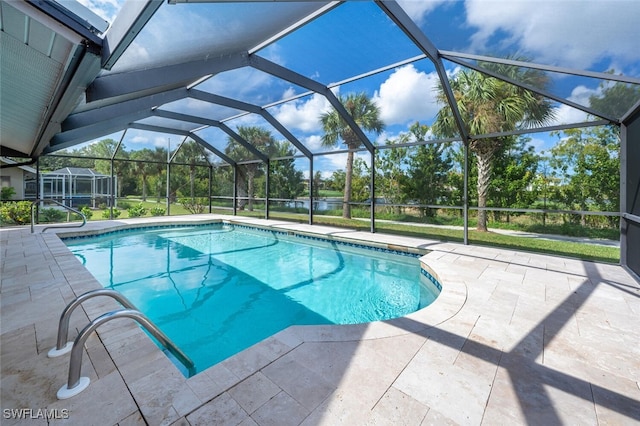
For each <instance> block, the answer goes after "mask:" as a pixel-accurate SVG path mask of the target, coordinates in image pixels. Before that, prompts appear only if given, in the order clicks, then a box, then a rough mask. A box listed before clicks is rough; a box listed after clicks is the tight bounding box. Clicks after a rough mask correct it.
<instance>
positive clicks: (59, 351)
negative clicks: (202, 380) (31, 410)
mask: <svg viewBox="0 0 640 426" xmlns="http://www.w3.org/2000/svg"><path fill="white" fill-rule="evenodd" d="M97 296H106V297H111V298H112V299H114V300H116V301H117V302H119V303H120V304H121V305H122V306H124V308H125V309H120V310H116V311H111V312H107V313H105V314H103V315H101V316H99V317H98V318H96V319H94V320H93V321H91V322H90V323H89V324H87V326H85V327H84V328H83V329H82V331H80V333H79V334H78V336H77V337H76V339H75V341H74V342H66V340H67V337H68V334H69V320H70V318H71V314H72V313H73V311H74V310H75V308H77V307H78V306H80V305H81V304H82V303H83V302H85V301H86V300H88V299H92V298H94V297H97ZM117 318H130V319H133V320H135V321H136V322H138V324H140V325H141V326H142V327H143V328H145V329H146V330H147V331H148V332H149V333H150V334H151V335H152V336H153V337H155V338H156V339H157V340H158V342H160V344H161V345H162V346H164V347H165V348H167V350H169V352H171V353H172V354H173V355H174V356H175V357H176V358H177V359H178V360H179V361H180V362H181V363H182V364H184V366H185V367H187V369H188V370H189V371H194V370H195V365H194V363H193V361H191V359H189V357H188V356H187V355H185V354H184V352H182V351H181V350H180V349H179V348H178V347H177V346H176V345H175V344H174V343H173V342H172V341H171V339H169V337H167V336H166V335H165V334H164V333H163V332H162V331H160V329H159V328H158V327H157V326H156V325H155V324H154V323H153V322H152V321H151V320H150V319H149V318H147V317H146V316H145V315H144V314H143V313H142V312H140V311H139V310H138V309H137V308H136V307H135V306H134V305H133V303H131V302H130V301H129V300H128V299H127V298H126V297H124V296H123V295H122V294H120V293H118V292H117V291H115V290H110V289H97V290H92V291H88V292H86V293H83V294H81V295H80V296H78V297H76V298H75V299H74V300H73V301H71V302H70V303H69V304H68V305H67V306H66V307H65V308H64V310H63V311H62V314H61V315H60V321H59V323H58V339H57V343H56V347H55V348H52V349H51V350H50V351H49V352H48V353H47V356H48V357H49V358H54V357H58V356H61V355H64V354H66V353H68V352H71V357H70V359H69V377H68V380H67V384H65V385H64V386H62V387H61V388H60V389H59V390H58V393H57V395H56V396H57V397H58V399H67V398H71V397H73V396H75V395H77V394H79V393H80V392H82V391H83V390H85V389H86V388H87V387H88V386H89V383H90V379H89V378H88V377H81V376H80V372H81V370H82V353H83V350H84V344H85V342H86V340H87V338H88V337H89V336H90V335H91V333H93V332H94V331H95V330H96V329H97V328H98V327H99V326H101V325H102V324H105V323H107V322H109V321H111V320H114V319H117ZM65 342H66V343H65Z"/></svg>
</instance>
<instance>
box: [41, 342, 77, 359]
mask: <svg viewBox="0 0 640 426" xmlns="http://www.w3.org/2000/svg"><path fill="white" fill-rule="evenodd" d="M72 348H73V342H67V344H66V345H64V346H63V347H62V348H60V349H58V348H51V349H50V350H49V352H47V357H48V358H56V357H59V356H62V355H64V354H68V353H69V352H71V349H72Z"/></svg>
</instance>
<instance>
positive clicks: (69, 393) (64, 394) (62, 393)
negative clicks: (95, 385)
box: [56, 377, 91, 399]
mask: <svg viewBox="0 0 640 426" xmlns="http://www.w3.org/2000/svg"><path fill="white" fill-rule="evenodd" d="M89 383H91V379H89V378H88V377H80V381H79V382H78V384H77V385H75V386H74V387H72V388H71V389H69V388H68V387H67V385H66V384H65V385H64V386H63V387H61V388H60V389H58V393H57V394H56V396H57V397H58V399H68V398H71V397H73V396H76V395H77V394H79V393H80V392H82V391H83V390H85V389H86V388H87V387H88V386H89Z"/></svg>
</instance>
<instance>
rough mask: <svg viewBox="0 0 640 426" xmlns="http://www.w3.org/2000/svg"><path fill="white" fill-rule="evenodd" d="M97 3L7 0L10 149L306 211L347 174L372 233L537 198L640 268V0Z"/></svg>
mask: <svg viewBox="0 0 640 426" xmlns="http://www.w3.org/2000/svg"><path fill="white" fill-rule="evenodd" d="M83 4H87V5H90V6H91V10H89V9H87V8H84V7H82V6H80V4H79V3H75V2H73V1H65V2H62V1H59V2H57V1H44V2H36V1H33V2H16V1H6V0H1V2H0V6H1V10H0V11H1V15H0V16H1V18H0V19H1V22H0V23H1V27H0V29H1V32H0V34H1V36H2V47H1V49H2V56H3V61H2V69H1V71H2V100H1V102H2V108H1V109H0V111H1V112H0V114H1V116H0V124H1V128H0V130H1V136H2V141H1V142H2V152H1V153H0V154H1V155H4V156H9V157H12V158H18V157H24V158H26V160H23V161H24V162H30V161H33V162H35V161H36V160H38V161H40V160H43V159H44V158H45V157H55V156H61V155H62V156H69V155H71V154H74V155H75V154H77V155H88V156H90V157H92V158H100V161H105V159H106V160H107V161H109V162H110V170H111V171H112V172H111V177H118V179H119V181H118V187H119V190H123V191H126V190H127V188H133V187H136V188H137V187H139V189H137V191H138V192H139V193H141V194H142V193H143V195H142V196H143V197H146V196H147V193H149V196H157V197H158V199H159V198H160V195H162V196H163V197H166V199H167V203H169V202H170V201H171V200H172V199H179V198H190V199H195V198H197V197H206V198H207V199H208V200H209V202H211V199H216V200H217V201H218V202H220V203H223V202H224V203H226V204H225V205H226V207H227V208H229V209H233V212H234V213H236V212H237V209H239V208H240V209H249V210H252V209H259V210H260V212H261V214H263V215H264V216H265V217H267V218H268V217H270V209H276V208H283V209H284V208H302V209H303V210H304V214H305V215H307V218H306V220H308V222H309V223H313V222H314V209H319V208H320V207H319V206H320V204H319V202H320V201H323V202H329V201H332V200H325V199H324V198H323V196H322V195H320V192H318V190H319V189H321V190H326V188H328V187H332V188H333V190H334V192H335V193H336V194H334V198H336V199H338V202H337V203H338V204H339V205H340V211H341V212H342V214H343V216H344V217H351V214H352V213H353V214H361V215H362V214H363V213H362V212H365V217H363V219H364V220H365V221H368V223H369V225H370V229H371V231H372V232H373V231H375V230H376V218H382V217H384V216H381V213H380V212H381V209H383V208H384V209H386V210H385V211H387V212H394V213H397V212H399V211H402V212H405V213H407V214H413V213H415V214H416V215H419V216H420V217H421V218H424V217H430V216H431V215H433V214H434V212H435V211H440V212H442V211H446V212H448V213H447V214H448V215H449V216H456V217H460V221H461V222H460V223H461V224H462V226H464V242H465V243H468V242H469V238H468V228H469V227H470V223H471V227H477V228H478V229H479V230H481V231H482V230H483V228H485V229H486V226H487V221H488V220H497V219H499V220H503V221H507V222H509V221H517V220H518V218H519V217H520V215H522V214H526V215H530V216H532V217H533V216H535V218H536V220H540V221H541V223H542V224H543V225H545V224H548V222H549V221H552V220H556V221H558V226H560V225H561V223H560V222H561V221H563V220H565V221H567V222H571V221H574V222H575V223H577V224H580V225H585V226H586V225H588V224H590V225H591V226H595V227H603V228H606V227H608V228H613V229H619V230H620V232H619V233H620V245H621V256H620V258H621V263H622V264H623V265H624V266H625V267H628V268H629V269H630V270H632V271H633V272H634V273H635V274H636V276H637V275H638V274H640V263H639V261H638V259H640V175H639V174H638V173H639V172H638V170H639V167H638V165H639V163H640V122H639V121H638V119H639V118H640V103H639V101H640V50H639V49H637V40H638V39H640V26H639V25H638V22H639V21H640V3H639V2H635V1H627V0H611V1H606V2H605V1H599V0H585V1H580V2H577V1H553V2H551V1H549V2H540V1H534V0H523V1H518V2H511V1H507V0H504V1H491V0H486V1H481V0H465V1H455V2H450V1H437V0H434V1H410V0H406V1H354V2H338V1H336V2H320V1H297V2H296V1H223V0H220V1H213V0H169V1H163V0H126V1H113V2H108V6H104V5H105V4H106V2H97V1H90V0H87V1H84V2H83ZM104 141H107V142H104ZM99 144H102V146H106V147H108V148H109V149H108V150H107V151H100V150H98V149H97V148H96V149H94V148H92V147H95V146H97V145H99ZM147 163H148V164H150V166H149V167H146V168H145V166H144V164H147ZM126 176H135V177H136V179H137V180H136V182H129V183H127V182H126V179H125V177H126ZM180 176H184V179H183V180H180V179H179V178H180ZM199 176H200V177H202V176H204V177H202V179H201V180H198V179H200V177H199ZM293 181H295V185H294V184H292V183H291V182H293ZM198 182H206V184H202V185H201V186H198V185H199V184H198ZM336 188H339V189H336ZM113 192H114V191H112V194H111V197H112V198H115V197H116V194H113ZM303 194H306V195H303ZM305 197H306V201H305ZM325 198H326V197H325ZM333 201H335V200H333ZM292 203H293V204H292ZM292 206H293V207H292ZM296 206H297V207H296ZM300 206H302V207H300ZM305 209H306V210H305ZM358 212H359V213H358ZM615 232H617V231H615Z"/></svg>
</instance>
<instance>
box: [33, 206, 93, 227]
mask: <svg viewBox="0 0 640 426" xmlns="http://www.w3.org/2000/svg"><path fill="white" fill-rule="evenodd" d="M45 201H46V202H52V203H54V204H57V205H59V206H60V207H63V208H65V209H67V210H69V211H70V212H72V213H75V214H78V215H80V217H81V218H82V223H81V224H80V225H53V226H46V227H44V228H42V232H44V231H46V230H47V229H52V228H82V227H83V226H84V225H86V224H87V217H86V216H85V215H84V214H83V213H82V212H81V211H79V210H76V209H74V208H72V207H69V206H67V205H64V204H62V203H61V202H59V201H56V200H52V199H43V198H37V199H36V200H35V201H34V202H33V203H31V233H32V234H33V225H34V223H35V222H36V218H35V206H36V204H38V203H42V202H45Z"/></svg>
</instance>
